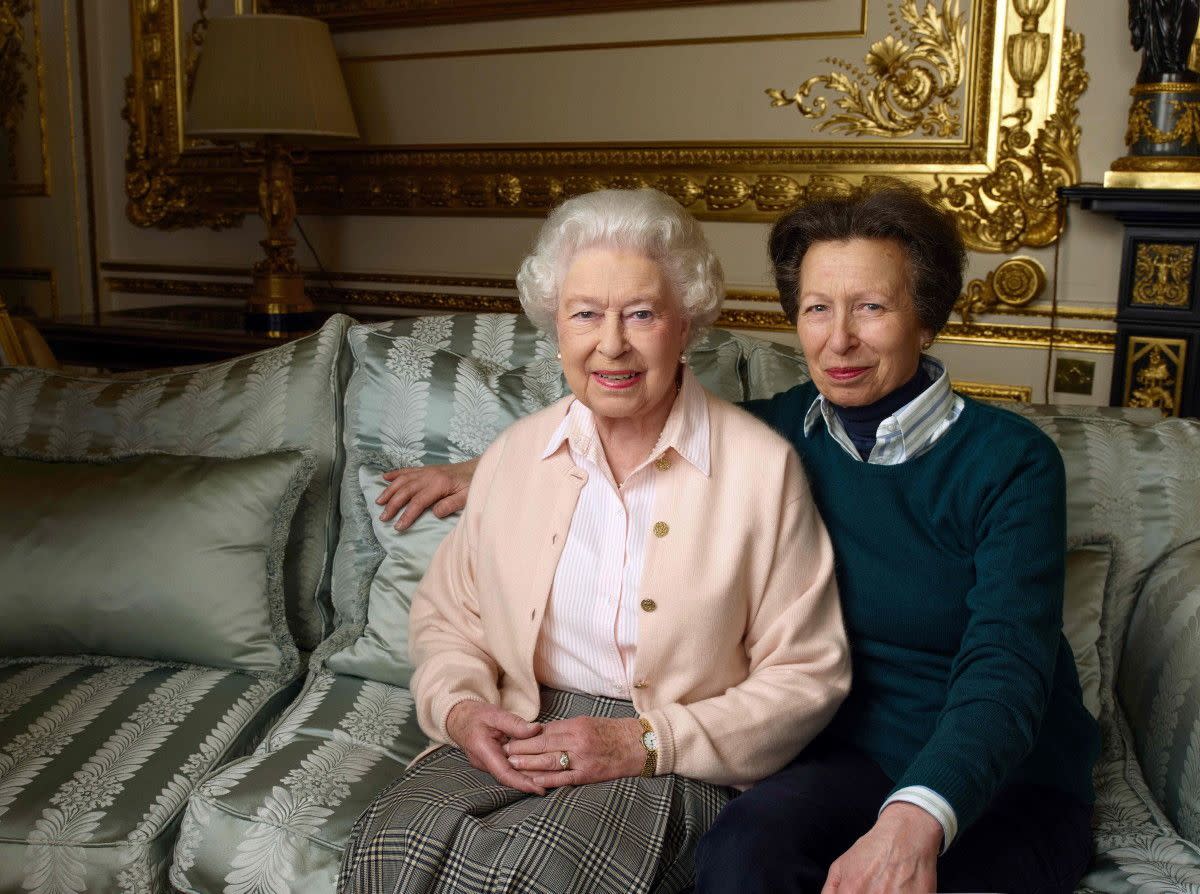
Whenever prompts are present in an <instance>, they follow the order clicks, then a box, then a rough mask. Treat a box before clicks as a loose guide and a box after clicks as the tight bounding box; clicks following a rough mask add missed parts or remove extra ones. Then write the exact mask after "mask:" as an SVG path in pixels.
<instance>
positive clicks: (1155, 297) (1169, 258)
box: [1129, 242, 1196, 307]
mask: <svg viewBox="0 0 1200 894" xmlns="http://www.w3.org/2000/svg"><path fill="white" fill-rule="evenodd" d="M1195 259H1196V247H1195V246H1194V245H1185V244H1180V243H1171V242H1139V243H1137V251H1136V253H1135V254H1134V261H1133V291H1132V293H1131V295H1130V299H1129V303H1130V304H1134V305H1138V306H1139V307H1187V306H1188V302H1189V300H1190V299H1191V294H1192V268H1193V266H1194V264H1195Z"/></svg>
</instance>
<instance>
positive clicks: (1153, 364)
mask: <svg viewBox="0 0 1200 894" xmlns="http://www.w3.org/2000/svg"><path fill="white" fill-rule="evenodd" d="M1127 347H1128V352H1129V353H1128V359H1127V360H1126V361H1125V406H1127V407H1156V408H1158V409H1160V410H1162V411H1163V412H1164V413H1166V414H1167V415H1168V416H1177V415H1179V404H1180V399H1181V397H1182V395H1183V369H1184V361H1185V359H1186V356H1187V341H1186V340H1185V339H1182V338H1143V337H1141V336H1131V337H1130V338H1129V344H1128V346H1127Z"/></svg>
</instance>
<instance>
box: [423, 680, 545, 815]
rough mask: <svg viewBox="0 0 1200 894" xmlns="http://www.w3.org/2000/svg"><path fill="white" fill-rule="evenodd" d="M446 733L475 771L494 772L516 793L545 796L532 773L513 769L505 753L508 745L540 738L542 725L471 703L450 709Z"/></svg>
mask: <svg viewBox="0 0 1200 894" xmlns="http://www.w3.org/2000/svg"><path fill="white" fill-rule="evenodd" d="M446 732H447V733H448V734H449V736H450V738H451V739H453V740H454V744H455V745H457V746H458V747H459V748H460V749H462V752H463V754H465V755H466V756H467V760H469V761H470V762H471V766H472V767H474V768H475V769H476V770H482V771H483V772H485V773H491V774H492V776H493V777H495V779H496V781H497V782H499V783H501V784H503V785H507V786H509V787H510V788H515V789H516V790H517V791H521V792H526V793H527V794H531V795H544V794H545V793H546V790H545V788H543V787H542V785H540V784H539V783H537V782H534V781H533V780H532V779H531V778H530V775H529V774H527V773H523V772H521V771H520V770H517V769H514V768H513V766H512V765H511V764H510V763H509V761H508V758H507V757H506V755H505V753H504V750H503V748H504V745H505V743H506V742H514V741H516V742H519V741H522V740H525V739H528V738H530V737H531V736H537V735H538V734H539V733H541V732H542V724H540V723H530V722H529V721H528V720H523V719H522V718H520V717H518V716H517V715H516V714H513V713H512V712H511V711H505V710H504V709H503V708H498V707H496V706H495V705H490V704H488V703H487V702H480V701H471V700H468V701H461V702H459V703H458V704H457V705H455V706H454V707H453V708H451V709H450V713H449V714H448V715H447V716H446Z"/></svg>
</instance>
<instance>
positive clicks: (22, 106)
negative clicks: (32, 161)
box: [0, 0, 50, 196]
mask: <svg viewBox="0 0 1200 894" xmlns="http://www.w3.org/2000/svg"><path fill="white" fill-rule="evenodd" d="M26 19H28V20H29V26H28V27H29V30H30V32H31V34H32V41H30V40H29V38H28V37H27V36H26V24H25V20H26ZM30 44H32V46H30ZM30 50H32V52H30ZM30 74H32V75H33V79H34V83H35V85H36V87H37V91H36V99H37V122H38V133H37V137H38V152H39V154H40V161H41V169H40V170H39V171H38V174H39V175H40V181H39V182H29V181H22V171H21V169H20V156H19V154H18V148H19V145H20V141H21V137H22V133H21V130H22V125H23V124H24V123H25V122H26V120H27V101H28V99H29V84H28V83H27V81H26V77H27V75H30ZM0 133H2V134H3V136H4V139H5V141H6V142H7V143H8V153H7V154H8V171H7V174H8V178H7V180H6V181H0V196H44V195H48V194H49V189H50V144H49V122H48V121H47V118H46V85H45V61H44V59H43V54H42V14H41V6H40V2H39V0H0ZM26 136H28V135H27V134H26Z"/></svg>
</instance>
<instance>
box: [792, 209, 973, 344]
mask: <svg viewBox="0 0 1200 894" xmlns="http://www.w3.org/2000/svg"><path fill="white" fill-rule="evenodd" d="M850 239H891V240H894V241H895V242H897V243H899V245H900V246H901V248H903V249H904V256H905V257H906V258H908V274H909V290H910V292H911V294H912V300H913V304H914V305H915V306H916V310H917V317H918V318H919V319H920V321H921V325H922V326H923V327H925V328H927V329H929V330H930V331H931V332H934V333H937V332H940V331H941V330H942V327H943V326H945V325H946V321H947V320H948V319H950V311H951V310H953V309H954V302H955V301H957V300H958V296H959V294H960V293H961V292H962V284H963V268H964V267H965V266H966V262H967V250H966V247H965V246H964V245H963V241H962V236H960V235H959V232H958V225H957V224H956V223H955V221H954V218H953V216H951V215H950V214H949V213H948V212H946V211H943V210H941V209H940V208H937V207H936V206H934V205H932V204H930V202H929V201H928V200H927V199H926V198H925V197H924V196H923V195H921V193H919V192H918V191H917V190H916V189H910V188H907V187H899V186H890V187H887V188H885V189H876V190H872V191H863V192H856V193H853V194H851V195H848V196H834V197H830V198H822V199H816V200H814V201H811V202H807V203H805V204H803V205H800V206H799V207H797V208H795V209H793V210H792V211H789V212H788V213H787V214H785V215H783V217H781V218H779V220H777V221H775V226H773V227H772V228H771V238H770V241H769V243H768V245H769V249H770V252H771V263H772V265H773V266H774V268H775V284H776V286H777V287H778V289H779V303H780V304H781V305H783V312H784V313H785V314H787V318H788V319H789V320H790V321H791V322H792V323H793V324H794V323H795V322H796V315H797V313H798V310H799V307H798V305H799V299H800V263H801V262H802V261H803V260H804V255H805V254H807V253H808V250H809V249H810V248H812V247H813V245H815V244H816V243H818V242H845V241H847V240H850Z"/></svg>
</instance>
